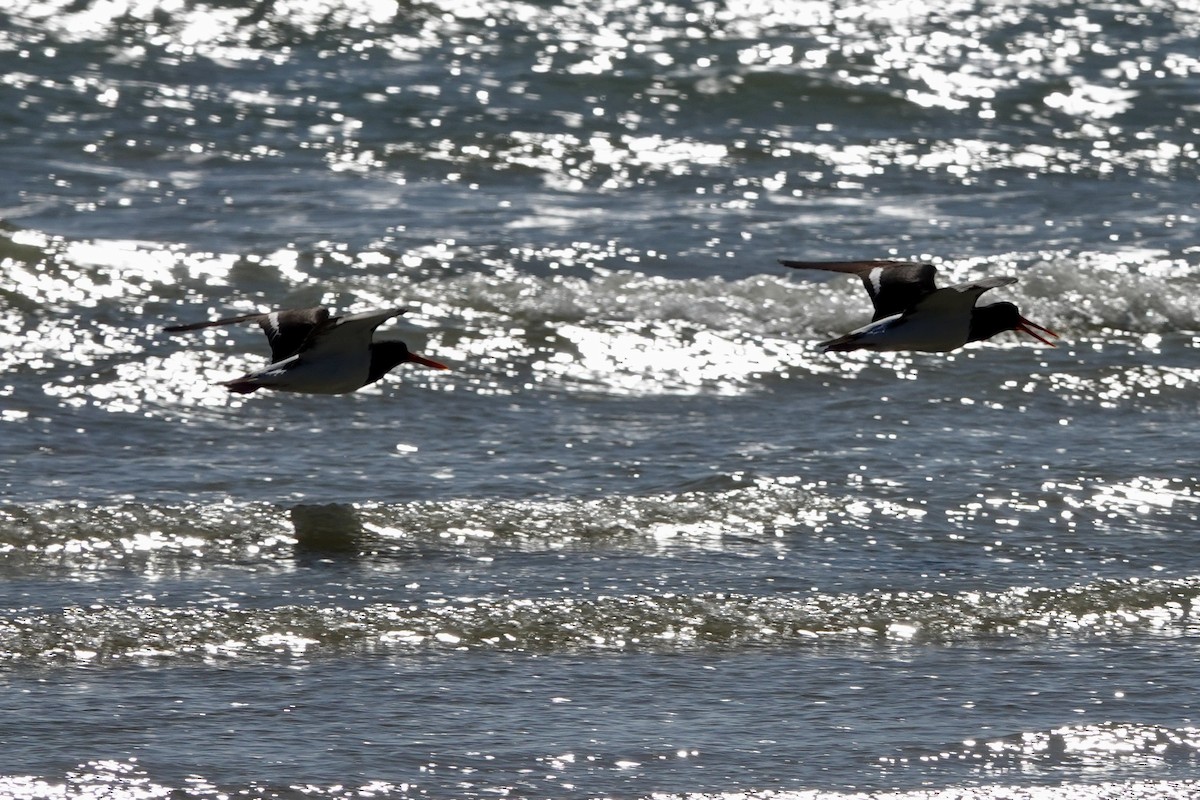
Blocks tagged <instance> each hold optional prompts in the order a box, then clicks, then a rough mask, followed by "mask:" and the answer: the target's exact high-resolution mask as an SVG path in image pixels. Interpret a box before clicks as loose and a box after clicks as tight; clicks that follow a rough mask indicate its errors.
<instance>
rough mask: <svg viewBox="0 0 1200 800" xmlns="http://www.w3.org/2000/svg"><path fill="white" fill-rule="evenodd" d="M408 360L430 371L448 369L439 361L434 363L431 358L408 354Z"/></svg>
mask: <svg viewBox="0 0 1200 800" xmlns="http://www.w3.org/2000/svg"><path fill="white" fill-rule="evenodd" d="M408 360H409V361H412V362H413V363H416V364H420V365H421V366H423V367H429V368H430V369H450V368H449V367H447V366H446V365H445V364H443V363H442V362H440V361H434V360H433V359H432V358H426V357H425V356H419V355H417V354H416V353H409V354H408Z"/></svg>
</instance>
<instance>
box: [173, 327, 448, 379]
mask: <svg viewBox="0 0 1200 800" xmlns="http://www.w3.org/2000/svg"><path fill="white" fill-rule="evenodd" d="M406 310H407V309H403V308H385V309H381V310H378V311H364V312H362V313H359V314H348V315H346V316H344V317H335V316H333V315H332V314H330V312H329V309H327V308H319V307H318V308H297V309H288V310H285V311H270V312H268V313H265V314H243V315H242V316H239V317H226V318H225V319H217V320H211V321H208V322H192V323H189V324H186V325H171V326H170V327H167V328H164V329H163V330H164V331H167V332H168V333H182V332H185V331H195V330H200V329H201V328H211V327H214V326H217V325H235V324H237V323H240V322H257V323H258V325H259V327H261V328H262V329H263V332H264V333H266V335H267V341H268V342H269V343H270V345H271V363H269V364H267V366H265V367H263V368H262V369H260V370H258V371H257V372H251V373H249V374H247V375H243V376H242V377H240V378H236V379H234V380H231V381H226V382H224V383H222V384H221V385H222V386H224V387H226V388H227V389H229V391H231V392H236V393H238V394H250V393H251V392H255V391H258V390H259V389H275V390H276V391H281V392H304V393H307V394H342V393H344V392H353V391H356V390H358V389H361V388H362V387H364V386H367V385H368V384H372V383H374V382H375V381H377V380H379V379H380V378H382V377H383V376H384V375H386V374H387V373H388V372H390V371H391V370H392V368H393V367H396V366H397V365H399V364H403V363H404V362H406V361H411V362H413V363H415V364H421V365H422V366H426V367H429V368H431V369H450V368H449V367H447V366H446V365H445V364H442V363H440V362H438V361H434V360H433V359H431V358H425V357H424V356H419V355H417V354H416V353H412V352H410V351H409V349H408V347H407V346H406V345H405V344H404V342H398V341H381V342H376V341H372V337H373V335H374V333H375V329H376V328H378V327H379V326H380V325H381V324H383V323H384V322H385V321H387V320H389V319H391V318H393V317H398V316H400V315H401V314H403V313H405V311H406Z"/></svg>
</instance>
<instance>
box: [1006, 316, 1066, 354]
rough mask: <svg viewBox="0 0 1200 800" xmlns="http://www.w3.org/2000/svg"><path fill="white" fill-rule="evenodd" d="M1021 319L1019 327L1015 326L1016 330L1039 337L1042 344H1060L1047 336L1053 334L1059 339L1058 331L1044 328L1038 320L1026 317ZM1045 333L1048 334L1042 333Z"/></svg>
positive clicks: (1052, 345)
mask: <svg viewBox="0 0 1200 800" xmlns="http://www.w3.org/2000/svg"><path fill="white" fill-rule="evenodd" d="M1019 319H1020V322H1018V323H1017V327H1016V328H1014V330H1018V331H1020V332H1021V333H1026V334H1029V335H1030V336H1032V337H1033V338H1035V339H1037V340H1038V341H1039V342H1041V343H1042V344H1048V345H1050V346H1051V347H1057V346H1058V345H1056V344H1054V342H1052V341H1050V340H1049V339H1047V338H1046V336H1053V337H1054V338H1055V339H1057V338H1058V334H1057V333H1055V332H1054V331H1052V330H1050V329H1049V328H1043V327H1042V326H1041V325H1038V324H1037V323H1036V322H1033V321H1032V320H1028V319H1025V318H1024V317H1020V318H1019ZM1043 333H1044V334H1046V336H1043V335H1042V334H1043Z"/></svg>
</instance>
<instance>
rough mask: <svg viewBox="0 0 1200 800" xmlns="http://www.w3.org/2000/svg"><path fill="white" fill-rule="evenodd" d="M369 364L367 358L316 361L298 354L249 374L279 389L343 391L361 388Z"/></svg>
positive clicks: (324, 391) (264, 384)
mask: <svg viewBox="0 0 1200 800" xmlns="http://www.w3.org/2000/svg"><path fill="white" fill-rule="evenodd" d="M369 367H370V359H369V357H368V358H322V359H317V360H306V359H305V358H303V357H300V358H297V359H296V360H295V361H293V360H292V359H287V360H286V361H281V362H279V363H278V364H270V365H268V366H267V367H265V368H264V369H263V370H262V371H260V372H257V373H255V374H254V376H253V377H254V379H255V380H256V381H259V382H260V383H261V384H262V386H264V387H265V388H268V389H275V390H276V391H280V392H305V393H308V394H344V393H346V392H353V391H355V390H357V389H360V388H362V385H363V384H364V383H366V382H367V371H368V369H369Z"/></svg>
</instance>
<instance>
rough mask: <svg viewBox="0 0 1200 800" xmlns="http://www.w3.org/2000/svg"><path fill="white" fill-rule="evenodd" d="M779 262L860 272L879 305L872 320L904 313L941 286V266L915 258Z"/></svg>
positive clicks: (795, 267) (799, 266)
mask: <svg viewBox="0 0 1200 800" xmlns="http://www.w3.org/2000/svg"><path fill="white" fill-rule="evenodd" d="M779 263H780V264H783V265H784V266H785V267H792V268H793V269H821V270H826V271H829V272H845V273H849V274H853V275H857V276H859V277H860V278H862V282H863V286H865V287H866V289H867V294H868V295H870V297H871V303H872V305H874V306H875V315H874V316H873V317H872V318H871V321H872V322H875V321H877V320H881V319H883V318H884V317H890V316H893V315H895V314H902V313H904V312H905V311H908V310H909V309H910V308H912V307H913V306H915V305H916V304H917V303H919V302H920V301H921V300H923V299H924V298H925V297H927V296H928V295H930V294H933V292H935V291H936V290H937V283H936V281H935V276H936V275H937V267H935V266H934V265H933V264H918V263H915V262H912V261H788V260H781V261H780V262H779Z"/></svg>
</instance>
